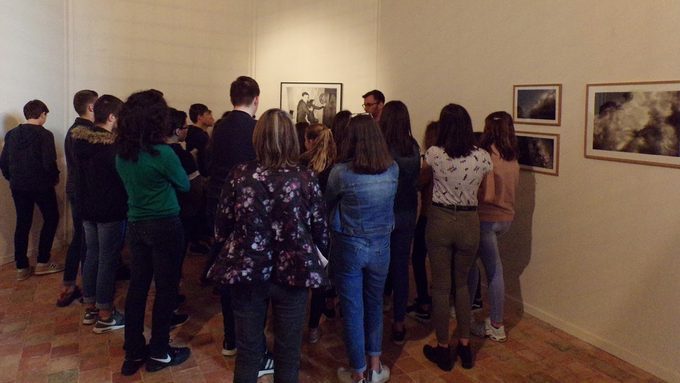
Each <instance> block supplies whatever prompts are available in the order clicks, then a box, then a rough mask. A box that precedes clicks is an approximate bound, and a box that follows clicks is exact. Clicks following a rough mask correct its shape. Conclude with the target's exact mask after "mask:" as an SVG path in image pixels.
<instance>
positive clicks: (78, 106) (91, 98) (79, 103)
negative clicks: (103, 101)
mask: <svg viewBox="0 0 680 383" xmlns="http://www.w3.org/2000/svg"><path fill="white" fill-rule="evenodd" d="M97 97H99V95H98V94H97V92H95V91H93V90H90V89H83V90H79V91H78V92H76V94H75V95H74V96H73V108H74V109H75V110H76V113H78V115H79V116H82V115H83V114H85V113H86V112H87V106H88V105H90V104H92V103H94V102H95V101H97Z"/></svg>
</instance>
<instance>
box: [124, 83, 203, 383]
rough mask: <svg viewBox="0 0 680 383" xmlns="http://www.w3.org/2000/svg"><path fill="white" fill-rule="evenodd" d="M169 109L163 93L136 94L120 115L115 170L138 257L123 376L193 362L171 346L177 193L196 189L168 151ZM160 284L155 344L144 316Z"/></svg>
mask: <svg viewBox="0 0 680 383" xmlns="http://www.w3.org/2000/svg"><path fill="white" fill-rule="evenodd" d="M167 118H168V106H167V104H166V102H165V100H164V99H163V94H162V93H161V92H159V91H157V90H147V91H143V92H138V93H134V94H132V95H131V96H130V97H129V98H128V99H127V101H126V102H125V104H124V105H123V108H122V110H121V112H120V117H119V121H118V127H119V132H118V136H117V137H116V144H117V145H118V148H117V152H118V154H117V156H116V170H117V171H118V174H119V175H120V178H121V179H122V180H123V184H124V185H125V189H126V191H127V194H128V222H129V226H128V227H129V233H128V246H129V248H130V253H131V255H132V259H131V265H130V269H131V272H132V273H131V275H130V286H129V288H128V294H127V299H126V302H125V314H126V322H127V323H126V327H125V345H124V348H125V361H124V362H123V366H122V368H121V373H122V374H123V375H133V374H134V373H135V372H137V370H138V369H139V368H140V367H141V366H142V365H143V364H144V363H146V369H147V371H158V370H160V369H163V368H165V367H168V366H172V365H177V364H180V363H182V362H184V361H185V360H187V359H188V358H189V355H190V354H191V352H190V350H189V348H187V347H170V346H169V339H170V336H169V332H170V322H171V319H172V312H173V310H174V309H175V308H176V303H177V288H178V284H179V277H180V268H181V260H182V251H183V249H184V235H183V230H182V223H181V222H180V219H179V211H180V207H179V203H178V202H177V192H178V191H179V192H187V191H189V179H188V178H187V175H186V173H185V172H184V169H183V168H182V165H181V164H180V162H179V159H178V158H177V155H175V152H174V151H173V150H172V148H170V146H168V145H165V143H164V142H165V136H166V134H165V130H166V129H167ZM152 278H153V279H154V281H155V284H156V299H155V300H154V305H153V317H152V322H151V339H150V340H149V345H148V348H147V346H146V339H145V338H144V334H143V332H144V311H145V308H146V299H147V295H148V292H149V285H150V284H151V279H152Z"/></svg>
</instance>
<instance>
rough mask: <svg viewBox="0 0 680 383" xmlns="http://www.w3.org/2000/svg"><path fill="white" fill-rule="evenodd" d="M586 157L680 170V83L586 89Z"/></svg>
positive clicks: (599, 86)
mask: <svg viewBox="0 0 680 383" xmlns="http://www.w3.org/2000/svg"><path fill="white" fill-rule="evenodd" d="M585 156H586V158H594V159H599V160H608V161H621V162H630V163H636V164H643V165H656V166H666V167H674V168H680V81H663V82H662V81H658V82H630V83H615V84H588V85H587V86H586V137H585Z"/></svg>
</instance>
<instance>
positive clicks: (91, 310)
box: [83, 307, 99, 325]
mask: <svg viewBox="0 0 680 383" xmlns="http://www.w3.org/2000/svg"><path fill="white" fill-rule="evenodd" d="M97 317H99V309H98V308H96V307H88V308H86V309H85V315H83V324H86V325H91V324H95V323H97Z"/></svg>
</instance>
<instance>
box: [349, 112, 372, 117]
mask: <svg viewBox="0 0 680 383" xmlns="http://www.w3.org/2000/svg"><path fill="white" fill-rule="evenodd" d="M359 116H371V114H370V113H368V112H364V113H354V114H352V117H359ZM371 117H373V116H371Z"/></svg>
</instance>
